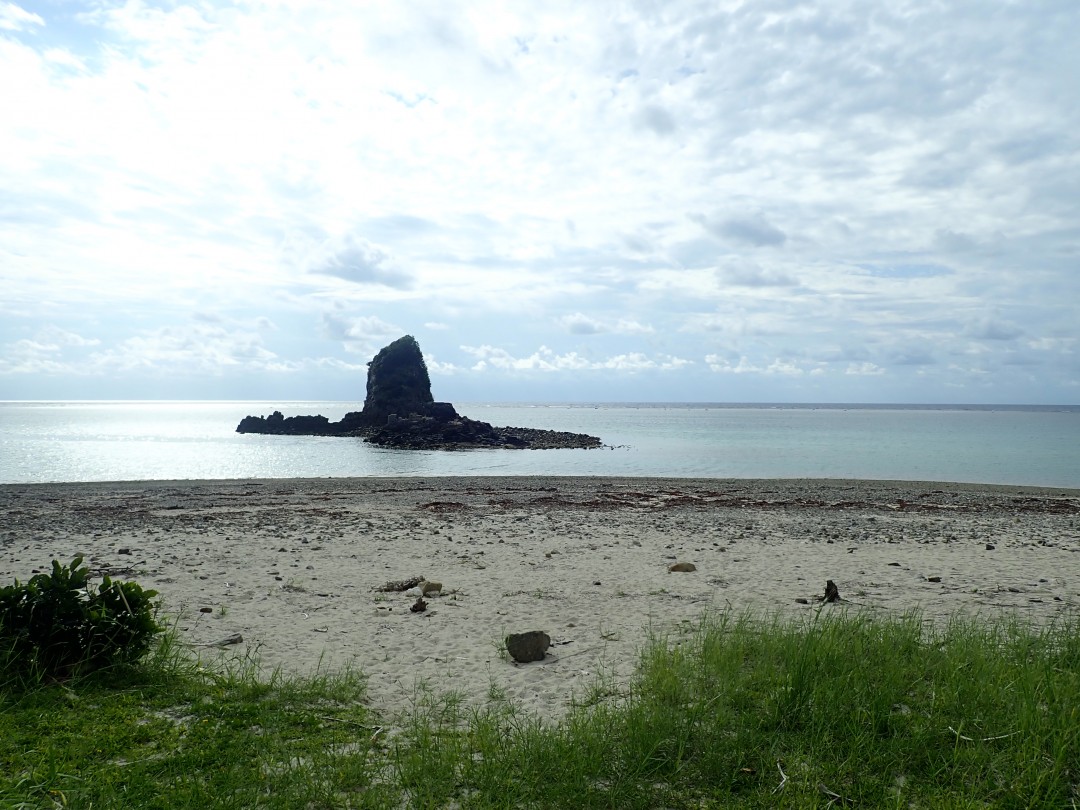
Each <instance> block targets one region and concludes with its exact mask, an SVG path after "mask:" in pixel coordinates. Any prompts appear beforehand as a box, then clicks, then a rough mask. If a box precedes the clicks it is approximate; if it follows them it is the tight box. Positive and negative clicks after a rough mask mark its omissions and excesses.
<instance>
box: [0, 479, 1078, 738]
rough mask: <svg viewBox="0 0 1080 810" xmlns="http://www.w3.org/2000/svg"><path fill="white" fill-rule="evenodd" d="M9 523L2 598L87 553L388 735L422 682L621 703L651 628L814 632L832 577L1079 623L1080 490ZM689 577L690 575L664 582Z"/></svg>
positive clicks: (933, 490)
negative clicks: (386, 725)
mask: <svg viewBox="0 0 1080 810" xmlns="http://www.w3.org/2000/svg"><path fill="white" fill-rule="evenodd" d="M901 501H903V502H904V505H903V506H901ZM0 508H2V510H3V514H5V516H6V520H5V522H4V524H3V525H2V526H0V582H4V583H5V584H6V583H8V582H10V581H11V579H12V578H13V577H18V578H19V579H21V580H24V581H25V580H26V579H27V578H29V577H30V576H31V575H32V573H33V572H34V569H39V570H46V569H47V568H48V564H49V561H50V560H51V559H52V558H59V559H61V560H65V561H66V560H70V558H72V557H73V556H75V555H76V554H82V555H84V556H85V558H86V560H87V563H88V564H89V565H90V567H91V568H93V569H99V570H103V571H105V572H112V573H113V576H114V578H117V579H133V580H135V581H137V582H139V583H140V584H142V585H144V586H145V587H152V588H155V589H157V590H159V591H160V592H161V595H162V597H163V600H164V608H165V611H166V613H167V614H169V615H172V616H174V617H175V616H177V615H178V616H179V620H178V622H179V626H180V627H181V629H182V634H183V636H184V638H185V639H187V640H188V641H189V642H190V643H192V644H206V643H212V642H215V641H217V640H219V639H223V638H225V637H227V636H230V635H232V634H237V633H239V634H241V635H242V636H243V638H244V643H245V645H249V646H250V647H251V648H256V649H257V650H258V653H259V655H260V656H261V660H262V662H263V664H264V665H265V666H267V667H276V666H281V667H283V668H284V669H286V670H289V671H301V672H303V671H310V670H311V669H312V668H313V667H314V666H316V665H317V664H318V663H319V662H320V661H321V662H322V664H323V666H331V667H334V666H342V665H344V664H347V663H352V664H354V665H355V666H356V667H357V668H359V669H360V670H362V671H363V672H364V673H366V674H367V675H369V676H370V681H369V693H370V698H371V703H372V705H373V706H374V707H375V708H377V709H379V710H380V711H383V712H386V713H387V714H388V715H392V714H393V713H395V712H397V711H398V710H401V709H405V708H408V706H409V702H410V700H411V698H412V697H413V696H414V695H415V694H416V684H417V683H418V682H427V683H428V684H429V685H430V686H431V687H432V689H434V690H435V691H436V692H441V691H446V690H451V689H452V690H457V691H459V692H461V693H462V694H463V696H464V698H465V700H466V702H467V703H469V704H472V705H477V704H480V703H482V702H483V701H484V700H485V699H486V697H487V694H488V691H489V686H490V685H491V684H495V685H496V686H498V687H499V688H500V689H501V690H504V691H505V693H506V694H507V696H508V697H509V698H510V699H511V700H512V701H514V702H515V703H516V704H517V705H519V706H520V707H522V708H524V709H526V710H529V711H533V712H536V713H538V714H539V715H541V716H544V717H557V716H559V715H560V714H561V713H562V712H563V711H565V709H566V707H567V705H568V704H569V701H570V699H571V696H572V695H573V694H575V693H576V694H578V695H582V694H584V692H585V690H586V689H587V688H588V687H590V686H591V685H593V684H594V683H595V682H596V677H597V675H598V673H602V672H603V673H607V674H608V675H609V676H612V677H613V678H614V679H615V682H616V683H618V684H624V683H625V680H626V678H627V677H628V675H629V674H630V673H631V672H632V670H633V667H634V665H635V663H636V661H637V655H638V652H639V650H640V648H641V645H642V643H643V641H644V638H645V628H647V627H653V628H656V629H660V630H663V629H670V628H673V627H677V626H678V625H680V623H687V622H689V623H693V622H695V621H697V619H698V618H699V617H700V616H701V615H702V614H703V613H704V612H705V611H709V610H711V611H720V610H734V611H742V610H744V609H754V610H755V611H757V612H758V613H764V612H781V613H791V612H794V613H803V614H806V613H809V612H811V611H815V610H817V609H818V608H819V607H820V605H819V604H818V602H817V600H816V597H818V596H820V595H821V594H822V593H823V591H824V586H825V581H826V580H827V579H832V580H834V581H835V582H836V584H837V585H838V587H839V589H840V594H841V596H843V597H844V598H845V600H846V601H845V602H844V603H842V604H837V605H827V606H825V608H824V609H825V610H830V611H832V610H851V609H854V610H872V611H876V612H877V613H880V614H883V615H890V614H896V613H901V612H903V611H907V610H910V609H912V608H918V609H920V610H921V611H922V612H923V613H924V615H925V616H926V617H927V618H929V619H933V620H937V621H943V620H945V619H947V617H949V616H951V615H956V614H958V613H962V614H986V615H999V614H1000V613H1001V612H1010V613H1013V614H1015V615H1017V616H1019V617H1020V618H1022V619H1025V620H1031V621H1034V622H1037V623H1042V622H1046V621H1050V620H1052V619H1054V618H1055V617H1057V616H1060V615H1062V614H1063V613H1064V612H1066V611H1068V610H1070V609H1075V607H1076V605H1077V604H1078V603H1080V576H1078V575H1080V490H1052V489H1034V488H1021V487H994V486H976V485H957V484H937V483H921V482H859V481H744V480H734V481H733V480H688V479H667V480H655V479H613V478H440V479H431V478H412V479H347V480H332V479H331V480H287V481H211V482H134V483H110V484H57V485H35V486H2V487H0ZM988 543H989V544H991V545H993V546H994V548H993V549H992V550H988V549H987V544H988ZM676 561H680V562H691V563H693V564H694V565H695V566H696V567H697V570H696V571H695V572H693V573H670V572H669V571H668V567H669V566H670V565H671V564H672V563H674V562H676ZM411 576H425V577H427V578H428V579H430V580H437V581H439V582H441V583H443V586H444V595H443V596H440V597H434V598H430V599H429V600H428V609H427V611H426V612H424V613H412V612H410V611H409V607H410V605H411V604H412V603H413V602H414V601H415V598H414V597H409V596H406V595H404V594H400V593H388V594H387V593H380V592H378V591H376V590H375V589H376V588H377V587H379V586H382V585H384V584H385V583H387V582H388V581H391V580H401V579H405V578H408V577H411ZM932 577H940V582H937V581H931V579H930V578H932ZM797 599H802V600H805V601H806V602H807V603H808V604H801V603H799V602H797V601H796V600H797ZM203 608H210V609H211V610H212V612H210V613H202V612H200V609H203ZM533 629H537V630H544V631H546V632H547V633H548V634H549V635H550V636H551V638H552V641H553V646H552V648H551V649H550V650H549V652H548V656H547V658H546V659H545V660H544V661H542V662H537V663H532V664H525V665H518V664H515V663H513V662H512V661H510V659H509V658H508V656H507V655H506V653H505V651H504V649H503V645H502V639H503V638H504V636H505V635H506V634H507V633H510V632H520V631H524V630H533ZM208 649H213V648H208ZM230 651H232V652H235V648H230Z"/></svg>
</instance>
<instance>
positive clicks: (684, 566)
mask: <svg viewBox="0 0 1080 810" xmlns="http://www.w3.org/2000/svg"><path fill="white" fill-rule="evenodd" d="M668 571H671V572H672V573H675V574H688V573H690V572H691V571H697V566H696V565H694V564H693V563H689V562H679V563H675V564H674V565H669V566H668Z"/></svg>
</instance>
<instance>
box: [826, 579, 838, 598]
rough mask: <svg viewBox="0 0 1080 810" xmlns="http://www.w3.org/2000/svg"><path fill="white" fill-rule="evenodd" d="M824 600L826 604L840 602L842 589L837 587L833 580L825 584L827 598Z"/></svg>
mask: <svg viewBox="0 0 1080 810" xmlns="http://www.w3.org/2000/svg"><path fill="white" fill-rule="evenodd" d="M822 599H823V600H824V601H826V602H839V601H840V589H839V588H837V587H836V583H835V582H833V581H832V580H831V579H830V580H828V581H827V582H826V583H825V596H823V597H822Z"/></svg>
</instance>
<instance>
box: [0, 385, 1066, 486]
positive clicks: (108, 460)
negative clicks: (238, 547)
mask: <svg viewBox="0 0 1080 810" xmlns="http://www.w3.org/2000/svg"><path fill="white" fill-rule="evenodd" d="M457 407H458V410H459V412H461V413H463V414H465V415H467V416H470V417H472V418H474V419H481V420H483V421H486V422H491V423H492V424H494V425H514V426H520V427H540V428H551V429H556V430H569V431H573V432H576V433H589V434H592V435H595V436H599V437H600V438H601V439H602V440H603V441H604V443H605V445H606V446H605V448H604V449H601V450H543V451H521V450H482V451H461V452H421V451H402V450H385V449H381V448H377V447H373V446H370V445H367V444H365V443H364V442H362V441H360V440H358V439H350V438H330V437H313V436H295V437H294V436H256V435H240V434H238V433H236V432H235V428H236V424H237V423H238V422H239V421H240V419H241V418H242V417H244V416H246V415H248V414H256V415H265V414H268V413H270V412H271V411H273V410H275V409H280V410H281V411H282V412H283V413H285V415H287V416H292V415H296V414H317V413H321V414H323V415H325V416H328V417H329V418H330V419H332V420H336V419H339V418H340V417H341V416H342V415H344V414H345V413H346V412H347V411H350V410H356V409H357V408H358V406H357V404H356V403H345V402H291V403H290V402H277V403H265V402H0V483H39V482H58V481H126V480H152V479H159V480H179V479H215V478H289V477H328V476H329V477H346V476H399V475H400V476H440V475H601V476H674V477H724V478H877V479H899V480H929V481H963V482H978V483H1000V484H1028V485H1043V486H1056V487H1080V451H1078V449H1077V448H1080V407H1077V406H1063V407H1036V406H1030V407H1029V406H1023V407H1021V406H961V405H957V406H882V405H812V404H808V405H727V404H712V405H705V404H685V405H680V404H667V405H656V404H596V405H580V404H579V405H521V404H514V405H499V404H468V403H458V405H457Z"/></svg>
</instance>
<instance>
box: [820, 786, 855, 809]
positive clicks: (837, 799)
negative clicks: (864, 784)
mask: <svg viewBox="0 0 1080 810" xmlns="http://www.w3.org/2000/svg"><path fill="white" fill-rule="evenodd" d="M817 787H818V790H820V791H821V792H822V793H824V794H825V797H826V798H827V799H828V800H829V804H840V805H849V804H854V803H855V802H854V801H853V800H852V799H849V798H847V797H846V796H841V795H840V794H839V793H836V792H834V791H831V790H829V789H828V788H827V787H826V786H825V784H824V783H823V782H818V786H817Z"/></svg>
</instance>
